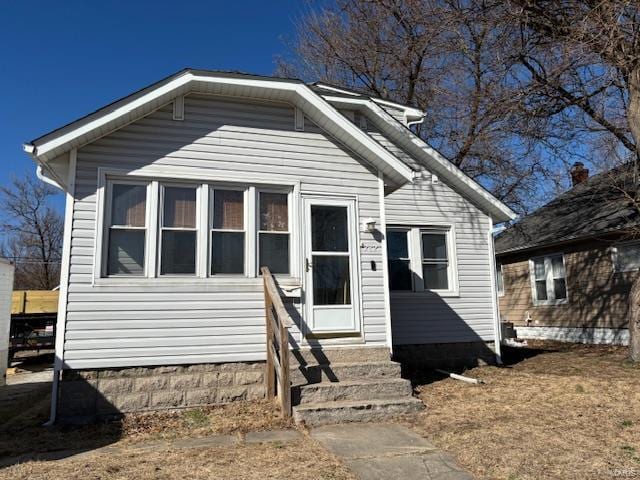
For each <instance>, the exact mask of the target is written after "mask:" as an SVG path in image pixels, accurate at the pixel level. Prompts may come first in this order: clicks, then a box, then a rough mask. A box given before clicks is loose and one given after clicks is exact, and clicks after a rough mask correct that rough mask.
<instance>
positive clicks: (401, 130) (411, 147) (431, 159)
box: [323, 93, 517, 222]
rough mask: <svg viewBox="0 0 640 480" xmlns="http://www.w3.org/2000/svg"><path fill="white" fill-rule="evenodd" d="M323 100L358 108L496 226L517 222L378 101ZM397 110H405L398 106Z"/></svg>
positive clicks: (407, 116)
mask: <svg viewBox="0 0 640 480" xmlns="http://www.w3.org/2000/svg"><path fill="white" fill-rule="evenodd" d="M323 97H324V98H325V99H326V100H327V101H329V102H330V103H332V104H333V105H336V106H338V107H342V108H355V109H359V110H360V111H363V112H364V113H366V114H367V118H369V119H370V120H372V121H373V122H374V124H375V126H376V127H377V128H378V129H379V130H380V131H381V132H382V133H383V134H384V135H385V136H386V137H387V138H389V139H390V140H392V141H393V142H395V143H396V144H397V145H399V146H400V147H401V148H403V149H404V150H405V151H406V152H407V153H409V154H410V155H411V156H412V157H413V158H414V159H415V160H417V162H418V165H422V166H423V167H425V168H426V169H427V170H429V171H430V172H431V173H434V174H436V175H437V176H438V177H440V178H442V179H443V181H445V182H446V183H447V184H448V185H449V186H450V187H452V188H453V189H454V190H455V191H457V192H458V193H460V194H461V195H463V196H465V197H466V198H468V199H470V200H471V201H472V202H473V203H474V204H476V205H477V206H478V207H479V208H480V209H481V210H483V211H484V212H486V213H488V214H489V215H490V216H491V218H492V219H493V220H494V221H495V222H506V221H509V220H513V219H514V218H516V216H517V215H516V213H515V212H514V211H513V210H511V209H510V208H509V207H508V206H507V205H505V204H504V203H503V202H501V201H500V200H498V199H497V198H496V197H494V196H493V195H492V194H491V193H490V192H489V191H488V190H486V189H485V188H484V187H482V185H480V184H479V183H478V182H476V181H475V180H473V179H472V178H470V177H469V176H468V175H467V174H465V173H464V172H463V171H462V170H460V169H459V168H458V167H457V166H455V165H454V164H453V163H451V162H450V161H449V160H447V159H446V158H445V157H444V156H442V155H441V154H440V153H439V152H437V151H436V150H435V149H433V148H432V147H431V146H430V145H428V144H427V143H426V142H425V141H424V140H422V139H421V138H420V137H418V136H417V135H415V134H414V133H413V132H412V131H411V130H410V129H409V128H408V127H407V126H406V125H405V124H403V123H401V122H399V121H398V120H397V119H396V118H394V117H393V116H392V115H391V114H389V112H387V110H386V109H385V108H383V107H382V106H381V105H380V102H378V101H376V99H374V98H368V97H366V96H364V95H361V96H360V98H357V97H355V96H351V97H349V96H347V95H340V96H335V95H333V93H331V94H329V95H327V94H323ZM389 103H391V102H389ZM396 105H397V104H396ZM397 107H402V106H401V105H397ZM408 108H412V107H408ZM414 110H415V109H414ZM410 115H412V114H411V112H410V113H409V114H407V113H405V117H406V118H408V119H411V118H412V117H411V116H410ZM414 118H415V117H414Z"/></svg>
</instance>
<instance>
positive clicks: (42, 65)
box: [0, 0, 305, 185]
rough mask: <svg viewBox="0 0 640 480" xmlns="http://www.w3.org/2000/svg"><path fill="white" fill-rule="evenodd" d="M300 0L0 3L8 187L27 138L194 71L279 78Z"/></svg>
mask: <svg viewBox="0 0 640 480" xmlns="http://www.w3.org/2000/svg"><path fill="white" fill-rule="evenodd" d="M304 9H305V3H304V2H302V1H300V0H298V1H295V0H262V1H260V0H236V1H206V0H181V1H168V0H153V1H149V0H128V1H124V0H104V1H90V0H84V1H81V0H58V1H53V0H50V1H45V0H0V67H1V70H2V73H1V75H0V91H2V92H3V96H2V97H3V98H2V101H1V102H0V184H3V185H4V184H6V183H7V182H9V181H10V179H11V176H12V175H22V174H24V173H25V172H27V171H29V172H31V171H33V170H34V168H35V167H34V164H33V162H32V161H31V160H30V159H29V158H28V157H27V155H26V154H25V153H24V152H23V151H22V143H23V142H25V141H29V140H32V139H34V138H36V137H38V136H40V135H41V134H43V133H46V132H48V131H50V130H52V129H54V128H57V127H59V126H61V125H63V124H65V123H68V122H70V121H72V120H75V119H76V118H78V117H80V116H82V115H84V114H86V113H89V112H91V111H93V110H95V109H97V108H100V107H101V106H103V105H105V104H107V103H109V102H111V101H113V100H115V99H117V98H120V97H122V96H125V95H127V94H129V93H131V92H132V91H134V90H137V89H139V88H142V87H144V86H146V85H148V84H150V83H153V82H155V81H157V80H159V79H161V78H162V77H165V76H167V75H170V74H171V73H174V72H176V71H178V70H180V69H182V68H184V67H194V68H209V69H219V70H241V71H246V72H251V73H259V74H267V75H268V74H271V73H273V71H274V69H275V63H274V56H276V55H278V54H283V53H285V51H286V47H285V43H284V41H283V40H284V38H291V37H292V36H293V34H294V30H295V26H294V22H295V20H296V18H299V17H300V16H301V15H302V13H303V11H304Z"/></svg>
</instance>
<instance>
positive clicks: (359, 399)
mask: <svg viewBox="0 0 640 480" xmlns="http://www.w3.org/2000/svg"><path fill="white" fill-rule="evenodd" d="M354 350H357V351H354ZM296 354H297V355H296V360H295V361H294V360H292V365H291V377H292V384H293V388H292V402H293V405H294V407H293V418H294V420H295V421H296V423H304V424H306V425H309V426H318V425H327V424H332V423H342V422H368V421H381V420H386V419H388V418H390V417H393V416H397V415H401V414H407V413H414V412H417V411H420V410H421V409H422V408H424V405H423V403H422V402H421V401H420V400H418V399H417V398H414V397H413V396H412V388H411V383H410V382H409V380H405V379H403V378H401V376H400V370H401V369H400V364H399V363H396V362H392V361H391V360H389V354H388V350H386V349H340V350H339V349H335V350H331V349H329V350H322V351H313V350H311V351H307V352H302V353H301V352H296Z"/></svg>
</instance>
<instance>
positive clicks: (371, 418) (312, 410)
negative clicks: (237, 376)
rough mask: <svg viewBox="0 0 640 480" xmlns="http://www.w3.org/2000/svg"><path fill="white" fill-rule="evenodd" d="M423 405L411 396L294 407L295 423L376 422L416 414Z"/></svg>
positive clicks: (315, 424) (316, 424) (313, 424)
mask: <svg viewBox="0 0 640 480" xmlns="http://www.w3.org/2000/svg"><path fill="white" fill-rule="evenodd" d="M423 408H424V404H423V403H422V402H421V401H420V400H418V399H417V398H414V397H401V398H387V399H377V400H364V401H362V400H361V401H341V402H324V403H309V404H304V405H299V406H297V407H293V419H294V420H295V422H296V423H298V424H300V423H304V424H305V425H308V426H318V425H328V424H332V423H342V422H378V421H384V420H388V419H389V418H392V417H395V416H398V415H404V414H410V413H415V412H419V411H421V410H422V409H423Z"/></svg>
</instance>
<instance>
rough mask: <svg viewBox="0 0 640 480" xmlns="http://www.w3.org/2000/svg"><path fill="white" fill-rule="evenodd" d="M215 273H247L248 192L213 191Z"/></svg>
mask: <svg viewBox="0 0 640 480" xmlns="http://www.w3.org/2000/svg"><path fill="white" fill-rule="evenodd" d="M211 195H213V199H212V205H213V208H212V210H213V219H212V222H211V274H212V275H216V274H244V263H245V261H244V248H245V231H244V228H245V226H244V224H245V222H244V190H222V189H217V188H216V189H212V190H211Z"/></svg>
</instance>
